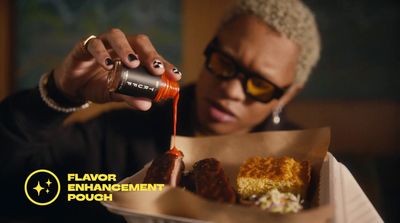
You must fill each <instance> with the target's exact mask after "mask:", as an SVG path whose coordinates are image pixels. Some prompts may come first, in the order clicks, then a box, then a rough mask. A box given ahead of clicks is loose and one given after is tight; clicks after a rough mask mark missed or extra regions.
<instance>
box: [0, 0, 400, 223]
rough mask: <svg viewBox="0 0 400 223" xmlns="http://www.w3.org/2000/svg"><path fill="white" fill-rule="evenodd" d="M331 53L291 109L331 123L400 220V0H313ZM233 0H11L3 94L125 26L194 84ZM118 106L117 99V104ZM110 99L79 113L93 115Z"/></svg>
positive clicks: (306, 118)
mask: <svg viewBox="0 0 400 223" xmlns="http://www.w3.org/2000/svg"><path fill="white" fill-rule="evenodd" d="M305 2H306V4H308V5H309V6H310V8H311V9H312V10H313V11H314V12H315V14H316V18H317V22H318V24H319V28H320V32H321V35H322V46H323V48H322V56H321V60H320V62H319V65H318V66H317V68H316V69H315V70H314V72H313V75H312V76H311V79H310V81H309V83H308V84H307V86H306V88H305V89H304V91H303V92H302V93H301V95H300V96H299V97H297V98H296V99H295V101H293V102H292V103H291V104H290V105H289V106H288V107H287V108H286V111H287V113H288V116H289V118H290V119H291V120H293V121H295V122H297V123H299V124H301V125H302V126H304V127H305V128H312V127H321V126H331V128H332V142H331V147H330V151H331V152H332V153H333V154H334V155H335V156H336V158H337V159H338V160H339V161H341V162H343V163H344V164H345V165H346V166H347V167H348V168H349V169H350V171H351V172H352V173H353V175H354V176H355V178H356V179H357V181H358V182H359V183H360V185H361V187H362V188H363V190H364V191H365V192H366V194H367V196H368V197H369V199H370V200H371V201H372V203H373V204H374V206H375V207H376V208H377V210H378V212H379V213H380V214H381V216H382V217H383V218H384V220H385V221H387V222H400V216H399V212H398V207H399V204H398V203H399V202H398V201H399V198H400V196H399V188H400V180H399V178H398V177H397V176H398V175H397V172H398V171H400V103H399V100H400V60H399V59H400V57H399V54H400V49H399V46H400V43H399V40H400V29H399V28H400V26H399V25H400V14H399V12H400V10H399V9H400V3H399V2H398V1H395V0H382V1H372V0H364V1H361V0H353V1H349V0H331V1H317V0H306V1H305ZM231 3H232V0H219V1H212V0H202V1H184V0H163V1H155V0H136V1H129V0H119V1H111V0H98V1H89V0H81V1H78V0H75V1H72V0H70V1H66V0H15V1H11V0H2V1H0V24H1V25H0V100H2V99H4V98H5V97H6V96H7V95H9V94H11V93H13V92H15V91H18V90H21V89H26V88H32V87H34V86H36V85H37V82H38V79H39V77H40V75H41V74H43V73H44V72H47V71H49V70H50V69H52V68H53V67H54V66H56V65H57V64H58V63H60V62H61V60H62V58H63V57H64V56H65V55H66V54H67V53H68V50H69V49H70V48H71V47H72V46H73V45H74V44H75V43H76V42H77V41H79V40H80V39H81V38H84V37H87V36H89V35H91V34H99V33H102V32H105V31H107V30H108V29H110V28H111V27H117V28H120V29H122V30H123V31H124V32H126V33H129V34H135V33H136V34H137V33H146V34H147V35H149V36H150V39H151V40H152V41H153V43H154V45H155V47H156V48H157V49H158V51H159V52H160V53H161V54H162V55H163V56H164V57H165V58H167V59H168V60H169V61H171V62H172V63H174V64H175V65H177V66H178V67H180V68H181V70H183V73H184V76H183V77H184V79H183V82H184V83H189V82H193V81H195V80H196V78H197V73H198V71H199V70H200V68H201V66H203V62H204V58H203V55H202V52H203V49H204V47H205V45H206V44H207V42H208V41H209V40H210V39H211V38H212V35H213V33H214V31H215V29H216V27H217V26H218V21H219V19H220V18H221V16H222V13H223V12H224V10H226V8H227V7H229V5H230V4H231ZM111 107H112V106H111ZM111 107H110V105H102V106H95V107H94V108H92V109H91V110H89V111H86V112H84V113H78V114H74V116H73V117H71V120H75V121H76V120H77V121H81V120H85V119H87V118H90V117H92V116H93V115H96V114H98V113H99V112H101V111H104V110H105V109H111Z"/></svg>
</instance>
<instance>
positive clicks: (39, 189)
mask: <svg viewBox="0 0 400 223" xmlns="http://www.w3.org/2000/svg"><path fill="white" fill-rule="evenodd" d="M33 189H34V190H36V191H37V194H38V196H39V195H40V191H42V190H43V189H44V188H43V187H42V186H40V182H39V181H38V182H37V185H36V187H34V188H33Z"/></svg>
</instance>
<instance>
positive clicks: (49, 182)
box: [46, 179, 52, 187]
mask: <svg viewBox="0 0 400 223" xmlns="http://www.w3.org/2000/svg"><path fill="white" fill-rule="evenodd" d="M51 183H52V182H51V181H50V179H47V181H46V184H47V186H48V187H50V184H51Z"/></svg>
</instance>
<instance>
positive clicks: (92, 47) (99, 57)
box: [86, 38, 113, 70]
mask: <svg viewBox="0 0 400 223" xmlns="http://www.w3.org/2000/svg"><path fill="white" fill-rule="evenodd" d="M86 46H87V51H89V53H90V54H91V55H92V56H93V57H94V58H95V59H96V61H97V63H98V64H100V65H101V66H102V67H103V68H104V69H106V70H110V69H112V68H113V61H112V59H111V56H110V54H109V53H108V51H107V49H106V47H105V46H104V44H103V41H102V40H101V39H98V38H95V39H91V40H90V41H89V42H88V43H87V45H86Z"/></svg>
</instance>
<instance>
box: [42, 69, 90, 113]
mask: <svg viewBox="0 0 400 223" xmlns="http://www.w3.org/2000/svg"><path fill="white" fill-rule="evenodd" d="M49 76H50V74H49V73H45V74H43V75H42V76H41V77H40V80H39V92H40V97H41V98H42V100H43V101H44V103H46V105H47V106H49V107H50V108H52V109H54V110H56V111H59V112H64V113H71V112H76V111H79V110H82V109H86V108H88V107H89V106H90V104H91V102H90V101H87V102H85V103H84V104H83V105H80V106H77V107H63V106H61V105H59V104H58V103H57V102H55V101H54V100H53V99H52V98H50V97H49V94H48V91H47V89H46V86H47V84H48V81H49Z"/></svg>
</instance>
